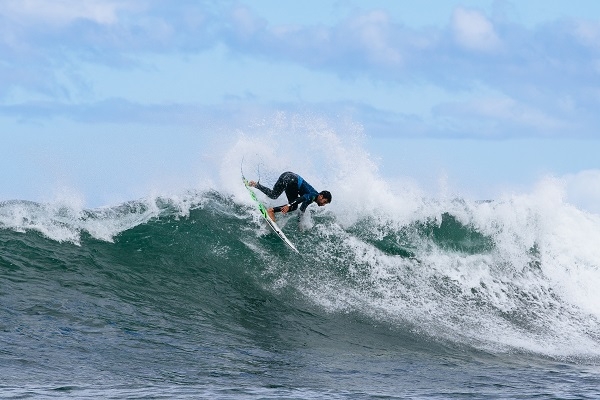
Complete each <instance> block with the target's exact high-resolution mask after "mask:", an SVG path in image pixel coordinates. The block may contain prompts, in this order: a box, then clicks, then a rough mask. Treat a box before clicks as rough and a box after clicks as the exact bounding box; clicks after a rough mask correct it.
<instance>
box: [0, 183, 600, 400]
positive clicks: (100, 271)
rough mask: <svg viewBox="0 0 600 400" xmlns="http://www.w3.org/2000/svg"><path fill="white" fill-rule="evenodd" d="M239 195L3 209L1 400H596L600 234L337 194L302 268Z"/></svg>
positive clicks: (587, 222)
mask: <svg viewBox="0 0 600 400" xmlns="http://www.w3.org/2000/svg"><path fill="white" fill-rule="evenodd" d="M271 183H272V182H271ZM235 184H236V186H235V187H236V189H235V190H231V191H227V190H211V189H207V190H197V191H186V192H184V193H179V194H178V195H176V196H175V195H172V196H155V197H149V198H147V199H138V200H132V201H129V202H125V203H122V204H117V205H113V206H107V207H101V208H94V209H86V208H84V207H78V206H74V205H72V204H68V203H61V202H54V203H36V202H30V201H22V200H14V201H4V202H0V397H2V398H19V399H24V398H34V399H43V398H94V399H97V398H105V399H111V398H114V399H122V398H211V399H497V398H515V399H597V398H600V320H599V318H600V245H599V244H600V216H598V215H596V214H593V213H589V212H586V211H584V210H580V209H578V208H576V207H574V206H572V205H569V204H568V203H565V202H563V201H561V200H560V199H557V200H552V199H549V198H548V197H547V196H542V195H541V194H540V193H538V192H533V193H528V194H523V195H512V196H505V197H503V198H501V199H497V200H493V201H469V200H464V199H460V198H450V197H446V198H437V199H427V198H422V197H419V196H414V197H413V198H412V200H411V201H407V199H406V198H405V199H402V205H401V206H398V209H399V210H401V211H396V212H391V211H390V209H389V208H387V207H385V206H381V207H373V206H371V205H369V204H367V203H365V204H364V207H354V208H352V207H351V204H349V203H344V200H342V199H341V197H340V196H339V195H338V197H337V201H338V203H337V204H338V206H337V208H336V193H340V192H342V189H338V190H337V192H336V191H332V193H334V199H333V202H332V205H331V206H328V207H321V208H319V207H316V206H314V205H313V206H311V207H309V208H308V211H307V215H306V216H305V217H304V220H302V221H300V222H299V221H298V219H297V218H296V215H291V214H290V215H289V216H288V217H284V218H282V219H280V220H279V221H280V223H281V225H282V227H283V230H284V232H286V234H287V235H288V236H289V237H290V239H291V240H292V241H293V242H294V243H295V245H296V246H297V247H298V249H299V250H300V252H301V255H297V254H295V253H294V252H292V251H290V249H288V248H287V247H286V246H285V245H284V244H283V243H282V242H281V241H280V239H279V238H278V237H277V236H276V235H275V234H273V233H272V232H271V231H270V230H269V229H268V227H267V226H266V225H265V224H264V222H263V221H262V220H261V218H260V215H259V213H258V211H257V210H256V209H255V207H254V205H253V204H252V202H251V200H250V199H249V197H248V194H247V192H245V189H244V187H243V185H242V183H241V181H239V182H237V181H236V182H235ZM259 197H261V196H260V195H259ZM261 198H262V199H263V200H268V199H265V198H264V196H262V197H261ZM347 200H348V199H347ZM384 200H385V199H383V200H382V201H384ZM348 201H349V200H348ZM357 201H358V200H357ZM269 202H270V203H269V204H275V203H277V202H273V201H270V200H269ZM277 204H278V203H277ZM340 204H341V206H340ZM380 204H383V203H380Z"/></svg>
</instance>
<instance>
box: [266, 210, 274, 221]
mask: <svg viewBox="0 0 600 400" xmlns="http://www.w3.org/2000/svg"><path fill="white" fill-rule="evenodd" d="M267 214H269V218H271V219H272V220H273V222H275V211H273V209H272V208H269V209H268V210H267Z"/></svg>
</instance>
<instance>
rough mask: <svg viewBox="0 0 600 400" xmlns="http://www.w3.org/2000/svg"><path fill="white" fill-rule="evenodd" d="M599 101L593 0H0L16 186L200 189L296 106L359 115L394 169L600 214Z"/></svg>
mask: <svg viewBox="0 0 600 400" xmlns="http://www.w3.org/2000/svg"><path fill="white" fill-rule="evenodd" d="M598 110H600V2H597V1H593V0H572V1H568V2H567V1H550V0H528V1H526V2H523V1H518V2H517V1H507V0H490V1H486V0H478V1H472V0H462V1H460V0H423V1H419V2H406V1H380V0H369V1H366V0H365V1H358V0H354V1H352V0H348V1H338V0H318V1H317V0H306V1H303V2H282V1H275V0H253V1H242V0H241V1H227V0H220V1H202V0H178V1H168V0H54V1H51V2H50V1H47V0H3V1H1V2H0V129H1V130H0V138H1V139H2V144H3V145H2V149H3V151H2V154H3V156H2V158H1V160H0V168H2V171H3V173H2V174H0V201H3V200H12V199H25V200H34V201H47V200H51V199H52V198H53V196H56V195H57V192H67V193H78V195H79V196H80V197H81V199H82V200H81V201H82V202H83V203H84V204H85V205H87V206H90V207H95V206H101V205H107V204H113V203H115V202H120V201H126V200H128V199H133V198H136V197H140V196H143V195H145V194H147V192H148V191H149V190H151V188H153V187H156V186H160V187H162V188H163V189H164V187H165V185H166V184H165V182H169V185H173V187H190V186H194V185H196V184H197V182H198V180H199V179H200V178H199V177H200V176H201V175H202V171H201V170H202V169H203V168H204V164H202V163H200V162H199V161H198V159H199V158H203V157H204V160H205V161H206V160H210V157H211V155H212V156H214V154H217V153H218V152H216V151H215V148H214V143H215V142H219V141H220V140H227V137H230V136H232V135H236V132H238V133H239V132H240V131H242V132H244V131H245V130H247V129H248V127H249V126H255V125H256V121H257V120H260V119H261V118H264V119H269V118H273V116H276V115H279V114H280V113H284V114H285V115H296V114H304V115H311V116H314V115H318V116H321V117H323V118H325V119H326V120H327V121H329V122H330V123H331V124H332V126H337V125H338V123H339V121H342V120H343V121H348V120H351V121H353V123H355V124H356V125H358V126H360V131H361V133H362V134H363V135H364V138H365V139H364V140H365V143H364V146H365V148H366V150H367V151H369V152H370V154H372V156H373V159H374V160H376V162H377V165H378V168H379V170H380V173H381V174H382V175H384V176H389V177H397V176H399V175H401V176H406V177H410V178H411V179H413V180H415V181H417V182H420V183H421V185H422V186H424V187H435V186H439V183H436V182H439V180H440V177H443V179H444V180H445V182H446V183H445V184H446V185H450V186H451V187H452V188H454V189H453V190H454V191H456V192H461V193H465V194H468V195H470V196H475V197H481V198H488V197H494V196H497V195H499V193H502V192H506V191H510V190H527V188H529V187H531V186H532V185H535V183H536V182H538V181H539V180H541V179H543V178H544V177H545V176H553V177H556V178H558V179H560V180H562V182H564V184H565V187H567V188H568V189H569V190H570V191H571V192H570V193H571V194H570V195H571V198H572V199H573V201H574V202H579V204H586V205H587V206H589V207H588V208H590V207H591V209H594V211H599V212H600V206H599V207H598V208H597V209H595V208H594V207H595V206H594V205H595V204H598V203H600V165H599V161H598V156H597V153H598V150H600V141H599V139H600V135H599V134H598V132H597V130H598V127H599V126H600V113H599V112H598ZM253 124H254V125H253ZM340 125H341V126H343V124H340ZM219 135H221V139H220V138H219ZM339 135H341V136H343V135H344V133H343V132H339ZM207 143H212V145H211V146H212V147H211V146H207ZM207 148H209V150H207ZM208 153H210V154H208ZM215 157H216V156H215ZM298 168H301V166H298ZM432 191H435V189H432ZM59 194H60V193H59Z"/></svg>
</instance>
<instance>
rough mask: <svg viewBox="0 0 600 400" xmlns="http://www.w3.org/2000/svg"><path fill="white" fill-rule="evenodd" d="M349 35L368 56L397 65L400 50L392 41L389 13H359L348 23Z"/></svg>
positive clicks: (399, 59) (399, 58)
mask: <svg viewBox="0 0 600 400" xmlns="http://www.w3.org/2000/svg"><path fill="white" fill-rule="evenodd" d="M349 28H350V29H349V30H350V32H349V33H350V36H351V37H355V38H356V39H357V41H358V43H359V44H360V45H361V46H362V47H363V49H364V50H365V52H366V54H368V56H369V58H370V59H371V60H373V61H374V62H376V63H382V64H384V65H392V66H393V65H398V64H400V62H401V61H402V57H401V56H400V52H399V51H398V49H397V48H396V47H394V45H393V44H392V43H390V36H391V35H392V34H393V29H392V28H391V27H390V18H389V15H388V14H386V13H385V12H383V11H371V12H369V13H366V14H363V15H359V16H358V17H356V18H354V19H353V20H351V21H350V23H349Z"/></svg>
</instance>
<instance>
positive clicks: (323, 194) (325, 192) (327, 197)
mask: <svg viewBox="0 0 600 400" xmlns="http://www.w3.org/2000/svg"><path fill="white" fill-rule="evenodd" d="M319 194H320V195H321V196H323V198H324V199H325V200H327V203H331V193H329V192H328V191H327V190H323V191H322V192H321V193H319Z"/></svg>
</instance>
